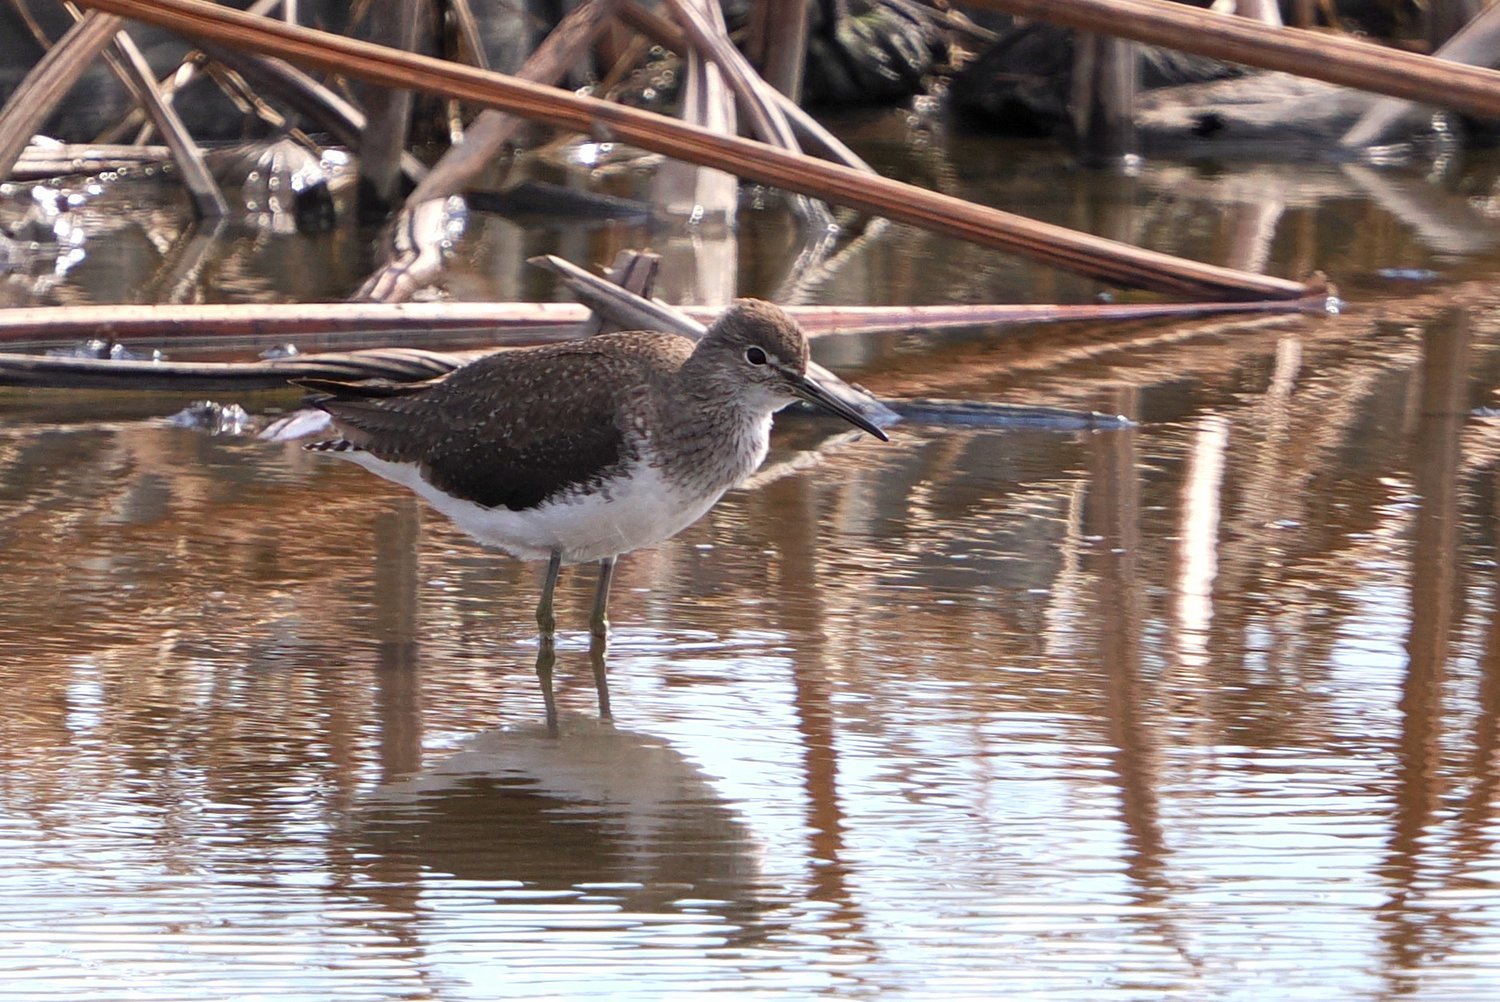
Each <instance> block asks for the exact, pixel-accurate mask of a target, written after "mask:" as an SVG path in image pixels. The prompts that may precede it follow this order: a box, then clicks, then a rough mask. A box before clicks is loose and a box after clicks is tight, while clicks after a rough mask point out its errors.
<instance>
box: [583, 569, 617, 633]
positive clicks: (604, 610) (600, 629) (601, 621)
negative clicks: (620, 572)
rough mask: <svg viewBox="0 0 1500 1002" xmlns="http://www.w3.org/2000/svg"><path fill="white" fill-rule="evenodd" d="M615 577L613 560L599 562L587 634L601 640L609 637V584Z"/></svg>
mask: <svg viewBox="0 0 1500 1002" xmlns="http://www.w3.org/2000/svg"><path fill="white" fill-rule="evenodd" d="M614 576H615V558H614V557H605V558H604V559H603V560H601V561H599V589H598V591H596V592H594V614H593V615H592V616H590V617H589V632H591V633H592V634H593V635H594V636H596V637H598V638H599V639H600V640H603V639H604V638H605V637H607V636H609V615H608V611H609V582H610V579H612V578H613V577H614Z"/></svg>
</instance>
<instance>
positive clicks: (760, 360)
mask: <svg viewBox="0 0 1500 1002" xmlns="http://www.w3.org/2000/svg"><path fill="white" fill-rule="evenodd" d="M745 361H747V362H749V363H750V364H751V365H765V364H766V353H765V352H763V351H761V350H760V349H759V348H756V347H753V346H752V347H749V348H746V349H745Z"/></svg>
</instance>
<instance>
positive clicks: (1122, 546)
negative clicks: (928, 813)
mask: <svg viewBox="0 0 1500 1002" xmlns="http://www.w3.org/2000/svg"><path fill="white" fill-rule="evenodd" d="M1137 396H1138V395H1137V393H1136V391H1135V390H1134V389H1133V388H1128V387H1127V388H1123V389H1121V390H1120V391H1119V392H1118V394H1117V396H1116V400H1118V403H1119V409H1120V411H1121V412H1122V413H1126V414H1136V413H1138V412H1139V409H1140V408H1139V403H1138V399H1137ZM1090 446H1091V448H1090V450H1089V452H1090V477H1089V489H1088V494H1087V497H1086V502H1085V511H1084V522H1085V525H1086V526H1087V531H1088V532H1089V533H1091V534H1094V535H1097V536H1098V537H1099V545H1098V546H1095V547H1091V548H1090V549H1089V550H1087V551H1085V555H1084V560H1085V562H1086V564H1087V565H1088V566H1089V568H1090V570H1092V571H1093V572H1094V573H1095V574H1096V575H1097V578H1098V584H1099V585H1100V587H1099V588H1098V589H1097V594H1098V595H1100V596H1105V597H1104V599H1103V600H1102V601H1099V602H1098V603H1097V604H1096V609H1095V611H1096V613H1097V615H1098V616H1099V617H1100V620H1101V621H1100V624H1099V627H1100V628H1099V635H1098V643H1099V646H1098V657H1099V660H1100V665H1099V670H1100V673H1101V676H1102V683H1103V686H1104V690H1105V696H1106V699H1105V705H1104V712H1105V714H1106V722H1107V724H1108V730H1109V743H1110V744H1111V745H1112V746H1113V749H1114V751H1113V754H1112V755H1111V756H1110V759H1111V762H1112V765H1113V772H1114V774H1115V777H1116V779H1117V780H1118V783H1119V788H1120V815H1121V821H1122V823H1123V824H1124V826H1125V832H1126V838H1127V843H1128V851H1127V858H1126V860H1125V865H1126V872H1127V873H1128V874H1129V876H1130V878H1131V880H1132V882H1133V883H1134V885H1135V898H1136V900H1137V901H1138V902H1139V903H1140V905H1141V910H1140V911H1139V912H1132V914H1138V915H1140V916H1142V919H1141V920H1142V921H1143V922H1144V923H1146V924H1147V925H1148V926H1149V927H1151V929H1152V931H1153V932H1155V933H1156V935H1158V936H1159V937H1160V938H1161V940H1162V941H1163V942H1165V943H1168V944H1170V945H1171V947H1172V949H1173V950H1175V951H1176V952H1177V954H1178V956H1180V957H1181V958H1182V959H1183V960H1184V961H1185V962H1186V963H1187V964H1188V966H1189V967H1190V968H1192V970H1193V971H1194V972H1197V973H1201V969H1202V961H1201V960H1200V959H1199V958H1197V957H1196V956H1194V955H1193V953H1192V951H1191V950H1190V949H1189V946H1188V943H1187V940H1186V937H1185V936H1184V935H1183V933H1182V931H1181V929H1179V928H1178V925H1177V922H1176V921H1175V916H1176V915H1177V914H1178V912H1177V909H1174V907H1173V905H1174V903H1175V900H1174V899H1175V896H1176V895H1177V893H1178V888H1177V887H1176V886H1175V885H1174V883H1173V881H1172V878H1171V876H1170V874H1169V872H1168V870H1167V855H1168V850H1167V845H1166V838H1165V836H1164V835H1163V832H1162V825H1161V796H1160V790H1159V786H1160V783H1161V781H1162V777H1161V775H1160V771H1159V766H1160V761H1161V752H1160V748H1159V747H1158V744H1157V741H1156V740H1155V738H1154V737H1153V735H1156V734H1159V733H1162V730H1161V728H1159V727H1153V726H1152V725H1151V721H1150V720H1149V719H1148V717H1149V712H1148V709H1147V708H1148V707H1149V706H1150V705H1151V703H1152V696H1153V694H1152V693H1150V692H1149V691H1148V689H1147V686H1146V685H1145V684H1144V683H1143V681H1142V678H1141V661H1142V639H1141V638H1142V631H1143V629H1144V625H1145V624H1144V620H1145V617H1146V603H1145V599H1144V595H1143V588H1144V579H1143V577H1142V575H1141V574H1140V569H1139V553H1140V545H1141V528H1140V514H1141V497H1140V494H1141V484H1140V472H1139V471H1140V461H1139V456H1138V455H1137V451H1136V442H1135V435H1134V434H1133V433H1130V432H1125V433H1122V434H1119V435H1109V436H1095V437H1094V438H1092V439H1091V440H1090Z"/></svg>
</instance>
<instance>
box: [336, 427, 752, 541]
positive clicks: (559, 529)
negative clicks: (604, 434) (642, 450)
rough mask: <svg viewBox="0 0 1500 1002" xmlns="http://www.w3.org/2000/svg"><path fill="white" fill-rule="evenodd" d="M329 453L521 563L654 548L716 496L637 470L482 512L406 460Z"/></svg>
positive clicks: (704, 509) (701, 512)
mask: <svg viewBox="0 0 1500 1002" xmlns="http://www.w3.org/2000/svg"><path fill="white" fill-rule="evenodd" d="M334 455H337V456H339V457H340V458H341V459H348V460H352V461H353V462H356V463H358V464H359V465H361V466H363V467H364V468H365V469H367V470H369V471H370V472H372V473H374V474H376V475H378V476H380V477H383V478H385V479H386V480H389V481H391V482H392V483H396V484H400V485H401V486H403V487H406V488H408V489H410V490H412V491H414V492H415V493H417V494H419V495H421V496H422V497H423V498H424V499H425V500H426V501H427V503H428V504H430V505H432V507H434V508H436V509H437V510H438V511H440V512H442V513H443V514H444V515H447V516H448V517H449V518H450V519H452V520H453V523H454V524H455V525H457V526H458V527H459V528H460V529H462V530H463V531H464V532H466V533H468V534H469V535H470V536H473V537H474V538H475V539H476V540H478V541H479V542H481V543H484V544H485V545H487V546H494V547H497V548H499V549H502V550H504V551H505V552H507V553H509V554H511V555H512V556H515V557H519V558H521V559H522V560H545V559H547V558H548V557H550V556H551V555H552V552H553V551H554V550H560V551H561V552H562V558H563V562H564V563H569V564H577V563H583V562H585V561H589V560H600V559H602V558H604V557H613V556H616V555H618V554H621V553H626V552H628V551H630V550H638V549H640V548H641V547H645V546H653V545H655V544H656V543H659V542H661V541H662V540H664V539H667V538H669V537H671V536H675V535H676V534H677V533H679V532H681V531H682V530H683V529H686V528H687V527H688V526H690V525H692V524H693V523H694V522H696V521H698V519H700V518H702V517H703V515H704V513H705V512H707V511H708V509H710V508H712V507H713V506H714V502H716V501H718V500H719V498H720V497H721V496H722V495H723V493H724V492H723V491H722V490H721V491H718V492H717V493H713V494H706V495H687V496H685V495H683V494H682V493H681V492H679V491H678V490H676V489H675V488H673V487H672V486H671V485H670V484H668V483H667V482H666V481H665V480H663V479H662V477H661V474H660V472H659V471H658V470H655V469H651V468H649V467H638V468H637V470H636V475H635V476H634V477H631V478H630V479H628V480H617V481H612V482H611V483H609V484H608V485H606V486H607V499H606V494H605V493H593V494H576V495H572V496H569V497H566V498H563V499H559V500H551V501H547V502H544V503H543V504H542V505H540V506H538V507H536V508H528V509H526V510H525V511H511V510H510V509H509V508H482V507H480V506H479V505H476V504H474V503H473V502H470V501H459V500H455V499H454V498H451V497H449V496H448V495H446V494H444V493H443V492H441V491H439V490H438V489H437V488H435V487H433V486H432V485H431V484H429V483H428V482H427V481H425V480H423V479H422V477H421V475H420V473H419V472H418V471H417V467H416V466H415V465H414V464H412V463H388V462H386V461H385V460H383V459H378V458H376V457H375V456H372V455H370V454H369V453H368V452H362V451H359V450H353V449H351V450H349V451H347V452H338V453H334Z"/></svg>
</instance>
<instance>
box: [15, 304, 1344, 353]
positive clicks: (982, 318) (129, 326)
mask: <svg viewBox="0 0 1500 1002" xmlns="http://www.w3.org/2000/svg"><path fill="white" fill-rule="evenodd" d="M1321 304H1322V297H1314V298H1312V299H1309V300H1305V301H1301V302H1298V301H1288V300H1274V301H1271V302H1258V303H1257V302H1252V303H1244V302H1237V303H1134V304H1131V303H1108V304H1100V305H1087V306H1071V305H1070V306H1047V305H1011V304H1004V305H982V304H981V305H964V306H788V307H785V309H786V311H787V312H788V313H790V314H791V315H792V316H793V317H795V318H796V319H797V322H798V323H799V324H801V325H802V327H803V329H805V330H806V331H807V333H808V334H809V335H813V336H817V335H822V334H854V333H869V332H873V331H892V330H910V329H912V328H921V329H926V330H932V329H937V328H943V327H973V326H978V325H984V324H1034V323H1057V322H1065V321H1084V322H1102V321H1120V320H1140V319H1149V318H1153V317H1185V316H1199V315H1204V314H1218V313H1288V312H1296V311H1299V310H1317V309H1319V308H1320V307H1321ZM678 309H679V310H681V312H683V313H686V314H688V315H689V316H691V317H693V318H694V319H695V320H697V321H698V322H700V323H704V324H707V323H709V322H711V321H712V320H713V318H714V317H715V316H717V315H718V313H719V312H720V311H719V308H716V307H706V306H683V307H679V308H678ZM588 316H589V312H588V309H587V307H584V306H580V305H578V304H576V303H253V304H209V305H203V304H183V305H160V306H130V305H108V306H33V307H18V308H15V309H7V310H0V343H5V342H16V341H49V342H63V343H66V342H72V341H78V340H80V339H85V338H103V339H110V338H113V339H116V340H152V341H156V342H165V341H170V340H177V339H197V340H217V341H219V342H220V343H222V339H226V338H247V339H249V338H254V339H266V340H272V339H276V340H285V339H287V338H289V337H302V336H307V337H319V336H323V337H326V336H329V335H343V334H348V335H354V334H358V335H361V336H366V337H368V336H370V335H374V334H387V335H400V336H401V337H403V338H404V339H406V340H411V339H412V338H413V337H424V338H432V339H434V340H441V335H442V333H443V332H449V333H454V334H456V333H459V332H471V331H483V332H485V335H486V337H487V338H489V339H490V340H492V342H493V343H494V344H497V345H498V344H501V343H507V344H523V343H533V344H534V343H537V342H539V341H544V340H553V339H557V338H564V337H568V338H571V337H574V336H575V335H576V334H577V328H578V327H579V325H581V324H583V323H584V322H585V321H586V320H587V319H588Z"/></svg>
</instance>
